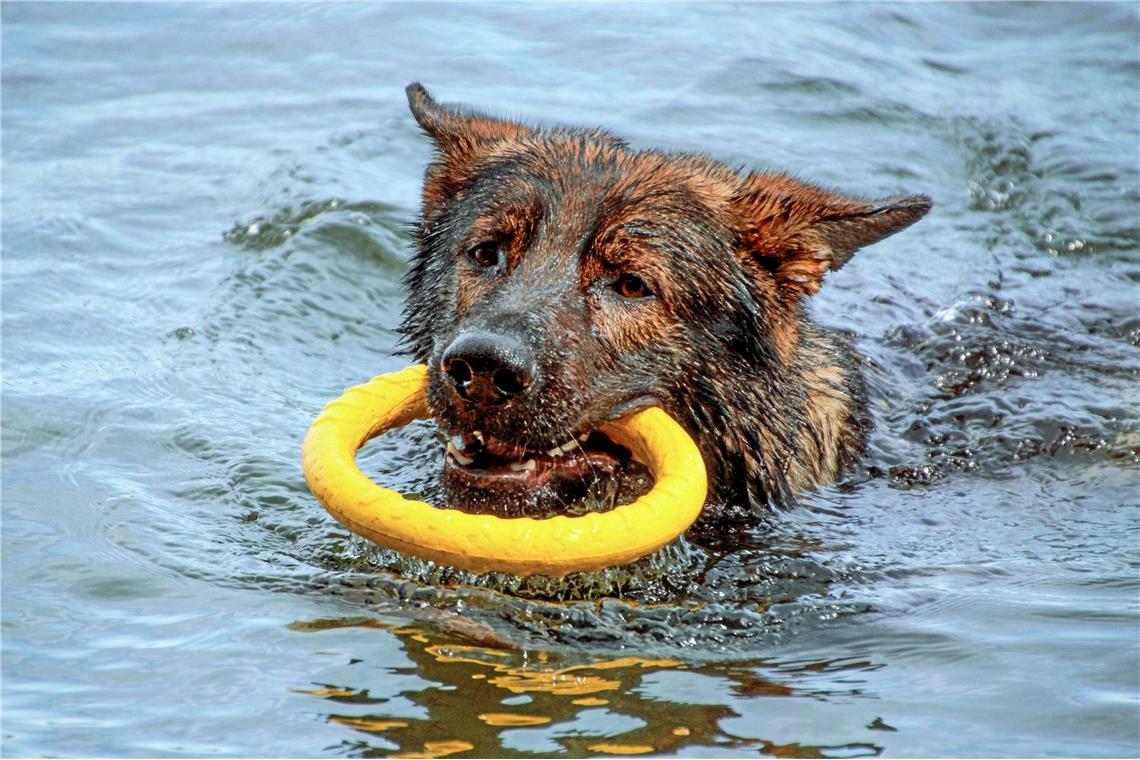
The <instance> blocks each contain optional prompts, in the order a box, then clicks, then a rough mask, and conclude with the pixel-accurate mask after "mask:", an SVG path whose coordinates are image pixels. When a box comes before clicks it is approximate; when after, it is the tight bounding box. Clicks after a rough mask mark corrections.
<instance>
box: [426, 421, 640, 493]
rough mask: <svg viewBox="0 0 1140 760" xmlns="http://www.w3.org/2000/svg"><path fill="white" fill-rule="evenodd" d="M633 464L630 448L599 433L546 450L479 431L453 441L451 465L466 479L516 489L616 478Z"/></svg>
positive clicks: (451, 444) (450, 452)
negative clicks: (553, 482) (562, 480)
mask: <svg viewBox="0 0 1140 760" xmlns="http://www.w3.org/2000/svg"><path fill="white" fill-rule="evenodd" d="M628 461H629V451H628V450H626V449H625V448H623V447H621V446H619V445H617V444H616V443H614V442H613V441H611V440H610V439H609V438H607V437H606V436H605V435H604V434H602V433H600V432H597V431H594V432H591V433H583V434H581V435H578V436H574V437H571V438H570V439H569V440H567V441H566V442H565V443H563V444H561V445H559V446H555V447H553V448H550V449H545V450H535V449H528V448H526V447H524V446H521V445H519V444H514V443H508V442H506V441H502V440H499V439H498V438H494V437H492V436H490V435H484V434H483V433H481V432H478V431H476V432H474V433H471V434H470V435H467V436H463V437H459V436H454V437H452V438H451V440H449V441H448V443H447V464H448V465H449V466H450V467H451V468H452V469H454V470H455V471H457V472H459V473H462V475H463V476H464V477H467V478H471V479H479V480H487V479H495V480H501V481H504V484H506V483H510V484H511V486H508V487H516V488H517V487H531V488H539V487H541V486H543V485H545V484H546V483H547V482H549V481H550V480H551V479H553V478H586V477H595V478H603V477H614V476H615V475H617V474H618V473H619V472H620V471H621V468H622V467H623V466H624V465H625V463H626V462H628Z"/></svg>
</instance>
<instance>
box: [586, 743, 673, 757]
mask: <svg viewBox="0 0 1140 760" xmlns="http://www.w3.org/2000/svg"><path fill="white" fill-rule="evenodd" d="M590 749H592V750H593V751H594V752H605V753H606V754H608V755H644V754H645V753H647V752H653V751H654V750H656V749H657V748H656V747H654V746H652V745H650V744H609V743H606V742H603V743H601V744H591V745H590Z"/></svg>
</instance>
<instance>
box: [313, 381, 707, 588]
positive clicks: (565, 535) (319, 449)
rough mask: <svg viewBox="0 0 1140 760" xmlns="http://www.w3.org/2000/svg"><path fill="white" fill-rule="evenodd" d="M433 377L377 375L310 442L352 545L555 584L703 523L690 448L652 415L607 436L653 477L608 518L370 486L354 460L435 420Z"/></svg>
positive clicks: (324, 416) (324, 420)
mask: <svg viewBox="0 0 1140 760" xmlns="http://www.w3.org/2000/svg"><path fill="white" fill-rule="evenodd" d="M426 384H427V367H425V366H423V365H415V366H411V367H408V368H406V369H403V370H400V371H399V372H393V373H391V374H387V375H380V376H378V377H375V378H373V379H372V380H371V381H370V382H368V383H365V384H363V385H357V386H355V387H353V388H349V389H348V390H347V391H345V393H344V395H342V396H341V397H340V398H338V399H336V400H335V401H333V402H331V403H330V404H328V405H327V406H326V407H325V408H324V411H322V412H321V414H320V415H319V416H318V417H317V419H316V420H315V421H314V422H313V424H312V426H311V427H310V428H309V432H308V433H307V434H306V436H305V442H304V445H303V446H302V450H301V467H302V469H303V471H304V473H305V479H306V480H307V481H308V483H309V488H311V489H312V491H313V494H314V495H315V496H316V497H317V499H318V500H319V501H320V502H321V504H323V505H324V507H325V508H326V509H327V510H328V511H329V513H330V514H332V516H333V517H335V518H336V519H337V520H338V521H340V522H341V523H342V524H343V525H344V526H345V527H346V528H348V529H349V530H351V531H352V532H354V533H357V534H359V535H361V536H364V537H365V538H367V539H370V540H371V541H374V542H376V543H378V544H380V545H382V546H386V547H388V548H391V549H395V550H397V551H399V552H403V553H405V554H410V555H414V556H416V557H421V558H423V559H429V560H432V561H433V562H439V563H442V564H446V565H451V566H453V567H458V568H461V569H464V570H470V571H472V572H476V573H486V572H503V573H513V574H515V575H548V576H553V577H560V576H564V575H567V574H568V573H573V572H579V571H586V570H598V569H601V568H604V567H612V566H615V565H623V564H626V563H629V562H632V561H634V560H636V559H638V558H640V557H644V556H645V555H647V554H651V553H653V552H654V551H656V550H657V549H660V548H661V547H662V546H664V545H665V544H667V543H669V542H670V541H672V540H673V539H674V538H676V537H677V536H679V535H681V533H683V532H684V531H685V529H686V528H688V527H689V526H690V525H691V524H692V523H693V521H694V520H696V519H697V515H698V514H700V511H701V507H702V505H703V504H704V501H705V498H706V496H707V493H708V483H707V478H706V475H705V467H704V462H703V460H702V459H701V454H700V452H699V451H698V450H697V447H696V444H695V443H693V440H692V438H690V437H689V435H688V434H687V433H686V432H685V431H684V430H683V429H681V426H680V425H678V424H677V423H676V422H675V421H674V420H673V419H672V418H671V417H670V416H669V415H668V414H666V413H665V412H664V411H663V410H661V409H658V408H651V409H646V410H644V411H641V412H638V413H636V414H633V415H631V416H629V417H627V418H625V419H622V420H619V421H617V422H612V423H607V424H606V425H604V426H602V427H601V428H600V429H601V430H602V432H604V433H605V434H606V435H607V436H609V437H610V438H611V439H613V440H614V441H616V442H617V443H619V444H621V445H622V446H625V447H626V448H628V449H629V450H630V451H631V452H632V453H633V457H634V458H635V459H636V460H637V461H639V462H641V463H642V464H644V465H645V466H646V467H648V468H649V471H650V473H651V474H652V476H653V478H654V485H653V488H652V490H650V491H649V493H647V494H645V495H644V496H642V497H641V498H639V499H637V501H635V502H633V503H632V504H627V505H623V506H619V507H616V508H614V509H612V510H610V511H608V512H594V513H589V514H585V515H581V516H576V517H569V516H565V515H558V516H555V517H550V518H546V519H535V518H531V517H518V518H504V517H497V516H494V515H478V514H470V513H467V512H461V511H459V510H456V509H440V508H437V507H434V506H432V505H431V504H427V503H425V502H422V501H413V500H410V499H405V498H404V497H403V496H402V495H401V494H400V493H398V492H397V491H393V490H391V489H389V488H384V487H383V486H380V485H378V484H377V483H375V482H373V481H372V480H370V479H369V478H368V477H366V476H365V475H364V473H362V472H361V471H360V469H359V468H358V467H357V466H356V451H357V449H359V448H360V447H361V446H363V445H364V443H365V442H366V441H368V440H369V439H370V438H372V437H374V436H376V435H379V434H380V433H382V432H384V431H386V430H390V429H392V428H396V427H401V426H403V425H407V424H408V423H409V422H411V421H412V420H415V419H421V418H424V417H427V416H428V410H427V402H426V400H425V396H424V389H425V387H426Z"/></svg>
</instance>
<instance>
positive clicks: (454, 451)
mask: <svg viewBox="0 0 1140 760" xmlns="http://www.w3.org/2000/svg"><path fill="white" fill-rule="evenodd" d="M447 453H448V454H450V455H451V457H452V459H454V460H455V461H456V462H459V464H460V465H462V466H463V467H466V466H467V465H469V464H471V463H472V462H474V461H475V460H474V459H472V458H471V457H465V456H463V455H462V454H461V453H459V449H458V448H456V446H455V444H454V443H452V442H451V441H448V442H447Z"/></svg>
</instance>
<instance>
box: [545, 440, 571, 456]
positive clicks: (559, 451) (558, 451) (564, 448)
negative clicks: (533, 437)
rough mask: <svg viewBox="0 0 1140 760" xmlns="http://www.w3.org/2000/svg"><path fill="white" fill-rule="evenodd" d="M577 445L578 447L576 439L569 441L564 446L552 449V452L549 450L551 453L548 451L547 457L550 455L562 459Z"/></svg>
mask: <svg viewBox="0 0 1140 760" xmlns="http://www.w3.org/2000/svg"><path fill="white" fill-rule="evenodd" d="M577 445H578V444H577V443H575V442H574V439H570V440H569V441H567V442H566V443H564V444H562V445H561V446H555V447H554V448H552V449H550V450H549V451H547V452H546V453H547V455H548V456H552V457H560V456H562V455H563V454H565V453H567V452H568V451H570V450H571V449H573V448H574V447H576V446H577Z"/></svg>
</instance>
